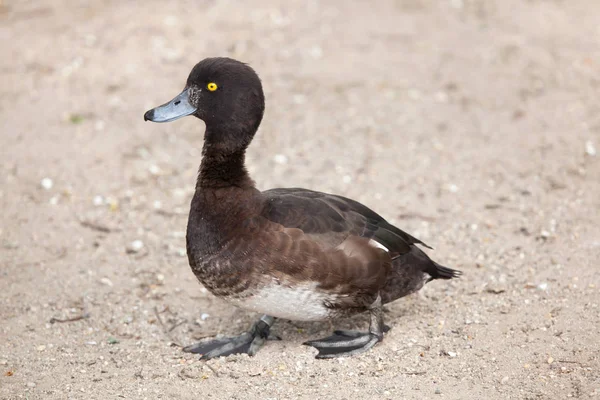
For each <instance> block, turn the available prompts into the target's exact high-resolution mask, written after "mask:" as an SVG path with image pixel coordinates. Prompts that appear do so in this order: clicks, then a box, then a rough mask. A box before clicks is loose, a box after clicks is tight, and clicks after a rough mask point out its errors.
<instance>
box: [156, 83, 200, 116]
mask: <svg viewBox="0 0 600 400" xmlns="http://www.w3.org/2000/svg"><path fill="white" fill-rule="evenodd" d="M196 110H197V108H196V107H194V106H193V105H191V104H190V100H189V95H188V89H187V88H186V89H184V91H183V92H181V93H180V94H179V95H178V96H177V97H175V98H174V99H173V100H171V101H169V102H168V103H165V104H163V105H162V106H158V107H156V108H153V109H152V110H148V111H146V113H145V114H144V121H152V122H170V121H175V120H176V119H179V118H182V117H185V116H186V115H190V114H193V113H195V112H196Z"/></svg>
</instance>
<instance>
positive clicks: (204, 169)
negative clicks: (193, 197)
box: [196, 129, 254, 189]
mask: <svg viewBox="0 0 600 400" xmlns="http://www.w3.org/2000/svg"><path fill="white" fill-rule="evenodd" d="M228 133H229V134H222V135H220V134H219V133H218V132H214V131H209V130H208V129H207V131H206V133H205V139H204V147H203V148H202V162H201V164H200V171H199V174H198V181H197V183H196V188H215V189H216V188H225V187H239V188H249V187H253V186H254V182H253V181H252V179H250V176H249V175H248V171H247V170H246V166H245V159H246V147H247V146H248V143H236V141H235V137H236V136H237V135H231V132H228ZM240 136H241V137H243V136H242V135H240ZM240 136H237V137H238V138H239V137H240ZM228 139H229V140H228Z"/></svg>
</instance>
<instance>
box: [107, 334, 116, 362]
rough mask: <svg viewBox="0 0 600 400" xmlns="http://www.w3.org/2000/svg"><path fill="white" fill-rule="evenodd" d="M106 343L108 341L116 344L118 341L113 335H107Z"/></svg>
mask: <svg viewBox="0 0 600 400" xmlns="http://www.w3.org/2000/svg"><path fill="white" fill-rule="evenodd" d="M106 343H108V344H117V343H119V341H118V340H117V339H115V338H114V337H109V338H108V339H107V340H106ZM117 367H119V364H118V363H117Z"/></svg>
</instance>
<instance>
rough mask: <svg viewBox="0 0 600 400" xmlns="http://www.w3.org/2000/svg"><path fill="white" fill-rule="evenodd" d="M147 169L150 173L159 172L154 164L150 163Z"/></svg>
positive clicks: (155, 173)
mask: <svg viewBox="0 0 600 400" xmlns="http://www.w3.org/2000/svg"><path fill="white" fill-rule="evenodd" d="M148 171H149V172H150V173H151V174H152V175H158V174H160V167H159V166H158V165H156V164H152V165H151V166H149V167H148Z"/></svg>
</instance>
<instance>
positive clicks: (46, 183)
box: [40, 178, 54, 190]
mask: <svg viewBox="0 0 600 400" xmlns="http://www.w3.org/2000/svg"><path fill="white" fill-rule="evenodd" d="M40 185H42V187H43V188H44V189H46V190H50V189H52V187H53V186H54V182H53V181H52V179H50V178H44V179H42V181H41V182H40Z"/></svg>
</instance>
